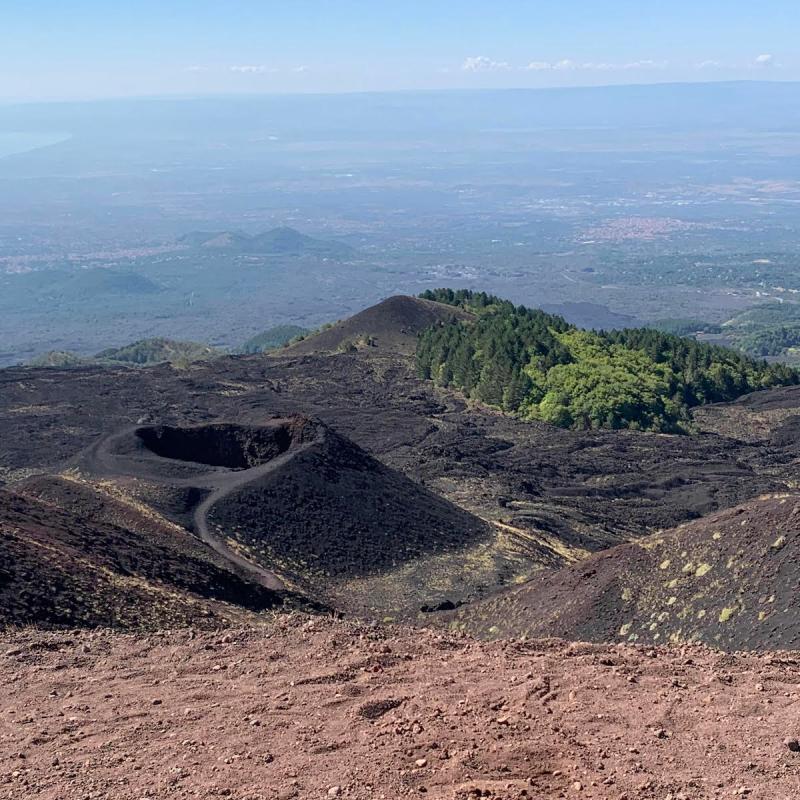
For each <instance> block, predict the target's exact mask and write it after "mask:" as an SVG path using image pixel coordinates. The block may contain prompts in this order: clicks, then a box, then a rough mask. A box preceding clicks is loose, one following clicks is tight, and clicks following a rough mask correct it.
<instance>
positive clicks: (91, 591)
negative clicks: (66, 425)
mask: <svg viewBox="0 0 800 800" xmlns="http://www.w3.org/2000/svg"><path fill="white" fill-rule="evenodd" d="M0 528H2V530H3V534H4V535H3V536H2V537H0V625H27V624H36V625H40V626H45V627H48V626H71V627H74V626H90V627H95V626H103V627H105V626H108V627H119V628H141V627H148V628H152V627H170V626H175V625H201V626H215V625H219V624H220V623H222V622H226V621H228V622H229V621H234V620H243V619H252V616H251V615H250V614H249V613H248V612H258V611H262V610H266V609H272V608H279V607H282V606H283V605H284V603H285V602H287V601H288V602H290V603H291V602H294V601H295V600H296V599H295V598H292V597H291V596H287V595H284V594H282V593H278V592H271V591H269V590H267V589H265V588H263V587H262V586H259V585H257V584H255V583H252V582H250V581H248V580H247V579H246V578H245V577H243V576H242V575H239V574H237V572H236V571H235V569H232V568H231V566H230V565H229V564H227V563H226V562H225V561H224V560H223V559H221V558H219V557H217V556H216V555H215V554H214V553H213V552H212V551H210V550H208V549H207V548H205V547H203V546H202V545H201V544H200V543H199V542H197V540H195V539H194V537H192V536H191V535H190V534H189V533H188V532H186V531H184V530H182V529H181V528H179V527H178V526H176V525H173V524H171V523H169V522H167V521H166V520H164V519H163V518H160V517H158V516H157V515H156V514H154V513H153V512H152V511H151V510H149V509H147V508H143V507H137V506H136V505H134V504H133V503H131V502H130V501H129V500H123V499H119V498H116V497H114V496H113V495H110V494H105V493H103V492H102V491H97V490H95V489H93V488H92V487H90V486H88V485H86V484H83V483H79V482H76V481H74V480H71V479H64V478H54V477H42V478H36V479H32V480H31V481H28V482H27V483H26V484H25V485H23V486H21V487H19V492H18V493H13V492H9V491H5V490H0Z"/></svg>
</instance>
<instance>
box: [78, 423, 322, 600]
mask: <svg viewBox="0 0 800 800" xmlns="http://www.w3.org/2000/svg"><path fill="white" fill-rule="evenodd" d="M138 427H140V426H138V425H128V426H126V427H124V428H122V429H121V430H119V431H115V432H114V433H112V434H109V435H108V436H104V437H103V438H102V439H100V440H99V441H97V442H95V443H93V444H92V445H91V446H90V447H88V448H87V449H86V450H84V451H83V452H82V453H81V454H80V456H79V457H78V459H76V463H78V464H79V465H80V467H81V469H83V470H85V471H88V472H89V473H90V474H92V475H95V476H99V477H107V478H116V479H120V478H121V479H123V480H124V479H126V478H131V477H134V478H141V479H143V480H147V481H150V482H153V483H161V484H165V485H166V484H168V485H171V486H195V487H198V488H203V489H208V490H210V492H209V494H208V495H207V496H206V497H205V499H204V500H203V501H202V502H201V503H200V504H199V505H198V506H197V508H196V509H195V510H194V514H193V516H192V521H193V524H194V533H195V534H196V535H197V536H198V537H199V538H200V540H201V541H203V542H204V543H205V544H207V545H208V546H209V547H210V548H212V549H213V550H214V551H215V552H216V553H218V554H219V555H220V556H222V557H223V558H224V559H226V560H227V561H229V562H231V563H233V564H236V566H238V567H239V568H240V569H243V570H245V572H247V573H248V575H250V576H251V577H252V579H253V580H255V581H256V582H257V583H260V584H261V585H262V586H264V587H266V588H267V589H272V590H273V591H282V590H284V589H285V588H286V586H285V584H284V583H283V581H282V580H281V579H280V578H279V577H278V576H277V575H276V574H275V573H274V572H271V571H270V570H268V569H266V568H265V567H262V566H261V565H260V564H257V563H255V562H254V561H251V560H250V559H248V558H246V557H245V556H243V555H241V554H240V553H237V552H236V551H235V550H234V549H233V548H231V547H230V546H229V545H228V544H227V542H226V541H225V539H224V534H223V535H220V534H217V533H215V532H214V531H213V530H212V526H211V525H210V524H209V520H208V515H209V513H210V512H211V509H212V508H213V507H214V505H215V504H216V503H218V502H219V501H220V500H222V499H224V498H225V497H227V496H229V495H230V494H232V493H234V492H236V491H237V490H239V489H241V488H242V487H244V486H246V485H247V484H249V483H253V482H254V481H258V480H260V479H261V478H263V477H265V476H266V475H269V474H271V473H273V472H275V471H277V470H279V469H281V468H282V467H283V466H285V465H286V464H287V463H288V462H289V461H290V460H291V459H293V458H294V457H295V456H297V455H298V454H300V453H302V452H303V451H304V450H307V449H308V448H309V447H311V446H312V445H313V444H315V443H316V442H317V441H319V440H320V437H324V436H325V433H324V430H323V429H320V431H319V433H318V436H317V439H315V440H314V441H311V442H305V443H303V444H300V445H298V446H296V447H292V448H291V449H289V450H288V451H287V452H285V453H282V454H281V455H279V456H277V457H275V458H273V459H271V460H270V461H268V462H267V463H265V464H260V465H259V466H257V467H252V468H251V469H244V470H228V469H223V468H219V467H208V468H207V469H206V470H205V471H203V472H201V473H198V474H197V475H195V476H193V477H190V478H179V477H174V478H172V477H165V476H164V475H160V474H156V473H155V472H154V471H151V470H148V469H147V460H149V459H150V458H152V459H153V460H156V461H157V462H158V463H159V464H161V465H163V464H165V463H169V462H170V459H165V458H161V457H158V456H148V459H143V460H136V459H133V458H131V457H129V456H125V455H120V454H117V453H114V452H113V447H114V445H115V444H117V443H118V442H119V441H121V440H123V439H125V438H126V437H130V436H132V435H133V434H134V433H135V431H136V429H137V428H138ZM180 463H182V462H176V464H180ZM187 465H188V462H187ZM195 466H197V465H195Z"/></svg>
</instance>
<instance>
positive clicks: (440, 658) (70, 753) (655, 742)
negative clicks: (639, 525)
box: [0, 615, 800, 800]
mask: <svg viewBox="0 0 800 800" xmlns="http://www.w3.org/2000/svg"><path fill="white" fill-rule="evenodd" d="M0 709H2V713H0V798H2V800H12V798H13V800H20V798H35V800H85V799H86V798H95V799H96V800H142V798H145V797H149V798H165V799H167V800H184V799H185V800H188V799H189V798H192V799H194V800H196V799H197V798H202V800H206V798H208V799H209V800H213V799H214V798H229V799H230V800H315V799H317V798H318V799H319V800H327V798H332V797H333V798H335V797H338V798H341V799H342V800H381V798H383V799H384V800H394V799H395V798H428V800H477V798H479V797H483V798H490V799H493V800H554V799H555V798H566V800H667V798H672V800H678V798H683V799H684V800H730V798H734V797H744V798H747V800H797V798H798V797H799V796H800V794H799V793H798V790H800V753H797V752H793V750H792V749H791V747H790V744H789V742H791V741H792V740H793V739H796V738H797V737H798V736H800V654H799V653H794V654H791V653H783V654H781V653H772V654H765V655H762V656H741V655H740V656H733V655H727V654H720V653H714V652H712V651H709V650H707V649H705V648H700V647H688V648H681V649H678V648H675V649H667V648H634V647H630V646H601V645H569V644H565V643H562V642H558V641H554V640H551V641H545V642H525V643H521V642H518V641H516V642H493V643H479V642H475V641H472V640H470V639H468V638H463V637H454V636H448V635H445V636H441V635H437V634H436V633H435V632H432V631H425V630H421V631H418V630H408V629H403V628H375V627H371V626H357V625H355V624H352V623H343V622H334V621H332V620H330V619H323V618H315V619H309V618H308V617H305V616H303V615H294V616H291V617H287V616H280V617H278V618H277V619H276V621H275V622H274V623H271V624H270V625H269V626H267V627H265V628H261V629H257V630H256V629H249V630H228V631H220V632H218V633H207V634H202V633H197V632H193V631H190V630H182V631H170V632H164V633H157V634H140V635H121V634H111V633H104V632H94V633H81V634H77V633H75V632H69V633H57V634H48V633H42V632H37V631H32V630H24V631H19V632H16V633H6V634H0Z"/></svg>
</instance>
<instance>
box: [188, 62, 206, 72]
mask: <svg viewBox="0 0 800 800" xmlns="http://www.w3.org/2000/svg"><path fill="white" fill-rule="evenodd" d="M183 71H184V72H208V67H203V66H201V65H200V64H192V65H191V66H190V67H186V68H184V70H183Z"/></svg>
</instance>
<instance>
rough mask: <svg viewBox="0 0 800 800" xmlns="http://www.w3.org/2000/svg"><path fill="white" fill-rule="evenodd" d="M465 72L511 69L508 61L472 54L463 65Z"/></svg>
mask: <svg viewBox="0 0 800 800" xmlns="http://www.w3.org/2000/svg"><path fill="white" fill-rule="evenodd" d="M461 69H462V70H464V72H497V71H501V70H508V69H511V66H510V65H509V64H508V62H506V61H493V60H492V59H491V58H487V57H486V56H470V57H469V58H467V59H465V61H464V63H463V64H462V65H461Z"/></svg>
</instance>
